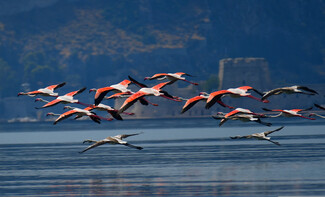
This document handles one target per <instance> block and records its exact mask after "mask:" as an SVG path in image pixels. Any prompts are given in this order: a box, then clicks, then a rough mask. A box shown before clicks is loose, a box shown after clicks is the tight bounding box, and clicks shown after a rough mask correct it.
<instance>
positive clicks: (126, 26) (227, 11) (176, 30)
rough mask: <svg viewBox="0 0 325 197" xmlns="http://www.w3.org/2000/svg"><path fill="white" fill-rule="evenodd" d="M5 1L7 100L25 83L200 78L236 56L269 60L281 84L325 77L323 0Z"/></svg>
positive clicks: (1, 25) (0, 31) (1, 24)
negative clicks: (170, 75)
mask: <svg viewBox="0 0 325 197" xmlns="http://www.w3.org/2000/svg"><path fill="white" fill-rule="evenodd" d="M0 7H1V8H0V9H1V10H0V11H1V12H0V13H1V15H0V71H1V72H0V73H1V74H0V75H1V77H0V80H1V83H0V92H1V93H0V96H1V97H7V96H12V95H16V93H17V92H18V91H19V90H21V89H22V87H21V84H23V83H28V84H29V85H30V86H29V87H30V88H31V89H35V88H38V87H40V86H42V85H47V84H50V83H57V82H61V81H67V82H68V84H69V86H70V87H73V88H74V87H78V88H79V87H80V86H87V87H89V88H91V87H100V86H103V85H107V84H112V83H116V82H119V81H120V80H122V79H124V78H125V77H127V75H132V76H135V77H136V78H143V77H145V76H149V75H152V74H154V73H157V72H174V71H185V72H188V73H192V74H194V75H197V78H196V80H197V81H201V80H205V79H206V78H208V77H209V76H211V75H215V74H217V72H218V62H219V60H220V59H222V58H227V57H264V58H266V59H267V60H268V61H269V65H270V70H271V74H272V78H274V81H275V82H276V83H325V69H324V68H325V66H324V59H325V46H324V44H325V42H324V39H325V37H324V36H323V35H325V25H324V23H325V14H324V13H325V3H324V1H321V0H319V1H280V0H274V1H258V0H253V1H248V0H244V1H232V0H230V1H229V0H223V1H213V0H205V1H195V0H186V1H185V0H184V1H179V0H164V1H159V0H135V1H127V0H124V1H115V0H92V1H86V0H70V1H64V0H42V1H40V0H29V1H20V0H12V1H4V2H2V3H1V6H0ZM216 87H217V85H216ZM210 88H213V87H210ZM17 89H19V90H17Z"/></svg>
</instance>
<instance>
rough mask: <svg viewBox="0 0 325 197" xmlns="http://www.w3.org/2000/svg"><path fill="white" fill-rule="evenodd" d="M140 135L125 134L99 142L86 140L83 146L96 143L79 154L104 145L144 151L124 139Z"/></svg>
mask: <svg viewBox="0 0 325 197" xmlns="http://www.w3.org/2000/svg"><path fill="white" fill-rule="evenodd" d="M139 134H140V133H135V134H123V135H116V136H114V137H111V136H110V137H107V138H105V139H103V140H99V141H95V140H85V141H83V144H84V143H86V142H88V143H94V144H92V145H90V146H88V147H87V148H86V149H84V150H83V151H81V152H79V153H84V152H86V151H87V150H89V149H92V148H95V147H97V146H100V145H103V144H112V145H116V144H121V145H124V146H128V147H131V148H136V149H138V150H142V149H143V148H142V147H140V146H134V145H132V144H129V143H128V142H127V141H124V140H123V139H124V138H127V137H130V136H134V135H139Z"/></svg>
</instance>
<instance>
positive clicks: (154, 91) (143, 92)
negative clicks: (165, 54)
mask: <svg viewBox="0 0 325 197" xmlns="http://www.w3.org/2000/svg"><path fill="white" fill-rule="evenodd" d="M168 84H170V82H164V83H160V84H158V85H155V86H153V87H151V88H148V87H143V88H141V89H140V90H139V91H138V92H136V93H134V94H132V95H131V96H130V97H129V98H127V99H126V100H125V101H124V103H123V104H122V106H121V107H120V109H119V113H122V112H123V111H125V110H126V109H128V108H129V107H131V106H132V105H133V104H134V103H135V102H136V101H138V100H139V99H141V98H143V97H145V96H161V97H163V98H167V99H170V100H173V101H181V100H180V99H176V98H175V97H173V96H171V95H170V94H168V93H167V92H166V91H163V90H161V88H163V87H165V86H166V85H168Z"/></svg>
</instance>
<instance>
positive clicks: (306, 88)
mask: <svg viewBox="0 0 325 197" xmlns="http://www.w3.org/2000/svg"><path fill="white" fill-rule="evenodd" d="M297 88H298V89H300V90H305V91H307V92H311V93H313V94H318V92H316V91H315V90H313V89H310V88H308V87H306V86H297Z"/></svg>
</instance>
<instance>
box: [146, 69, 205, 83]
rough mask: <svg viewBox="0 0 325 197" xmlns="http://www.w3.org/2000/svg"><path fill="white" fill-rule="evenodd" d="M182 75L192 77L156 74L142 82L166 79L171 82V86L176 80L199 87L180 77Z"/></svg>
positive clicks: (179, 74)
mask: <svg viewBox="0 0 325 197" xmlns="http://www.w3.org/2000/svg"><path fill="white" fill-rule="evenodd" d="M183 75H186V76H191V77H192V75H190V74H187V73H184V72H177V73H158V74H155V75H153V76H152V77H145V78H144V80H153V79H157V80H163V79H167V80H169V81H170V82H171V84H172V83H174V82H175V81H177V80H182V81H186V82H188V83H191V84H193V85H199V84H198V83H194V82H191V81H188V80H186V79H185V77H182V76H183Z"/></svg>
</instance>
